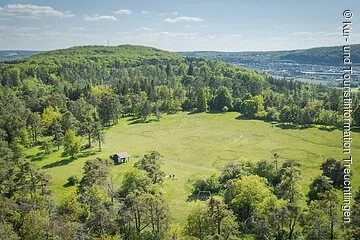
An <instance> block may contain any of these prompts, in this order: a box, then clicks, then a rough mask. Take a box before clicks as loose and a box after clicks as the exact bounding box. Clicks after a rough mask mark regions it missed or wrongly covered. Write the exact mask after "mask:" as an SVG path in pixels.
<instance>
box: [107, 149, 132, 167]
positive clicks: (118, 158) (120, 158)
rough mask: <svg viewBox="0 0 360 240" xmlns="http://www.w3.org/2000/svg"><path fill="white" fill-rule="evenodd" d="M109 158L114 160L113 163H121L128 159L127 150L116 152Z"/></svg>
mask: <svg viewBox="0 0 360 240" xmlns="http://www.w3.org/2000/svg"><path fill="white" fill-rule="evenodd" d="M110 158H111V159H112V160H114V163H115V164H121V163H126V162H128V161H129V159H130V154H128V153H127V152H122V153H117V154H115V155H113V156H112V157H110Z"/></svg>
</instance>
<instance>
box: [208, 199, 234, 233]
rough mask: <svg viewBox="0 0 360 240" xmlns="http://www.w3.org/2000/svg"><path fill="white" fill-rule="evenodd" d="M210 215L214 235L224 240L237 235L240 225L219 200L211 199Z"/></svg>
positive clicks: (209, 204) (209, 205)
mask: <svg viewBox="0 0 360 240" xmlns="http://www.w3.org/2000/svg"><path fill="white" fill-rule="evenodd" d="M208 215H209V218H210V223H211V231H212V234H215V235H218V236H222V237H224V239H229V238H230V237H235V236H236V235H237V229H238V224H237V223H236V219H235V216H234V213H233V212H232V211H231V210H230V209H229V208H228V206H227V205H226V204H225V203H224V202H223V201H222V200H221V199H219V198H214V197H212V198H210V200H209V203H208Z"/></svg>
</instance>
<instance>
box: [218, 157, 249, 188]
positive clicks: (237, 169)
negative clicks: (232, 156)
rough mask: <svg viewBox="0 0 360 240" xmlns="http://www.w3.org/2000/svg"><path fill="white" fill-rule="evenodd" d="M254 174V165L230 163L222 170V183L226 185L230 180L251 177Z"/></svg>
mask: <svg viewBox="0 0 360 240" xmlns="http://www.w3.org/2000/svg"><path fill="white" fill-rule="evenodd" d="M252 173H253V165H252V164H251V163H250V162H245V163H235V162H229V163H227V164H225V166H224V167H223V169H222V170H221V176H220V182H221V183H223V184H226V183H227V182H228V181H229V180H232V179H237V178H240V177H242V176H247V175H251V174H252Z"/></svg>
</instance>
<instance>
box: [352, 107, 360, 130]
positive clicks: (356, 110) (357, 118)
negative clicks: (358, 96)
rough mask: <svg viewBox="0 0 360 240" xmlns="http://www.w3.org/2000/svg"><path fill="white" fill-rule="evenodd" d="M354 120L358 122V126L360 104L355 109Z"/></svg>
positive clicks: (359, 123)
mask: <svg viewBox="0 0 360 240" xmlns="http://www.w3.org/2000/svg"><path fill="white" fill-rule="evenodd" d="M353 118H354V121H355V123H356V125H357V126H360V104H358V105H357V106H356V108H355V110H354V115H353Z"/></svg>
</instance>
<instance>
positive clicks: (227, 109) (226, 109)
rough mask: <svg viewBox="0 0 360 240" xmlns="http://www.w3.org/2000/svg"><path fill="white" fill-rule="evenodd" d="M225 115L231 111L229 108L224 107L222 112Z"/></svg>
mask: <svg viewBox="0 0 360 240" xmlns="http://www.w3.org/2000/svg"><path fill="white" fill-rule="evenodd" d="M221 111H222V112H223V113H226V112H228V111H229V108H228V107H227V106H224V107H223V108H222V110H221Z"/></svg>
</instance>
